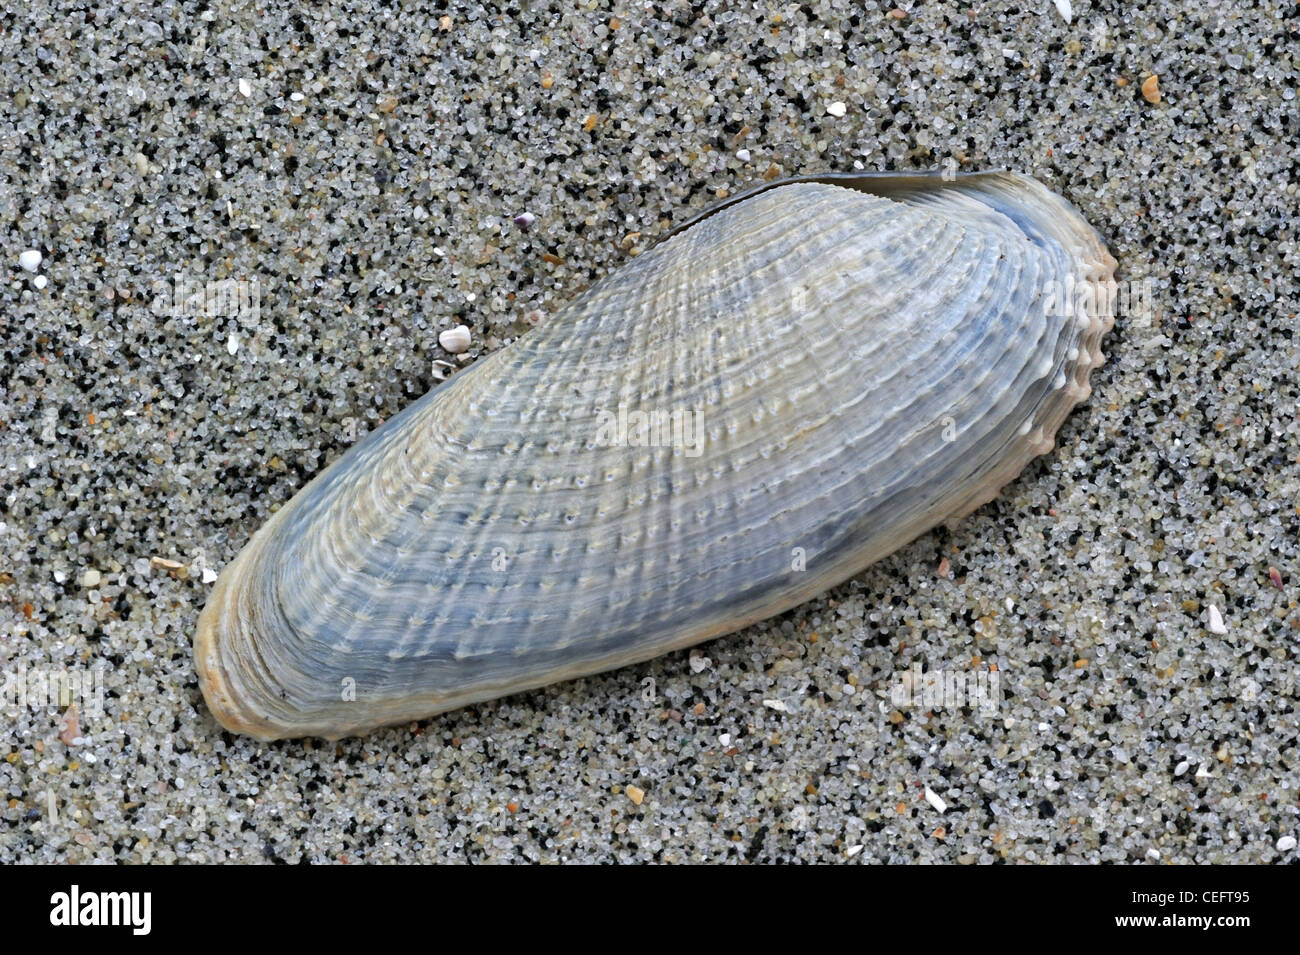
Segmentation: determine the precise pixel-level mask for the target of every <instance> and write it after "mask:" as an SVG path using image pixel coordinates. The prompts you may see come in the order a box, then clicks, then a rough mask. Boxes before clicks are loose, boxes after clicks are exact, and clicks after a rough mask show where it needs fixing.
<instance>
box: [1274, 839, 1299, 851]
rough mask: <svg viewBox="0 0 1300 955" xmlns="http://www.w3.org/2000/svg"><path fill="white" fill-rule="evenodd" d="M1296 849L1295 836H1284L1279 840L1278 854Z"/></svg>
mask: <svg viewBox="0 0 1300 955" xmlns="http://www.w3.org/2000/svg"><path fill="white" fill-rule="evenodd" d="M1295 847H1296V841H1295V836H1283V837H1282V838H1281V839H1279V840H1277V851H1278V852H1290V851H1291V850H1292V849H1294V848H1295Z"/></svg>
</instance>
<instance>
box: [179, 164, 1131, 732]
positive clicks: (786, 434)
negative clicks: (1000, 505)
mask: <svg viewBox="0 0 1300 955" xmlns="http://www.w3.org/2000/svg"><path fill="white" fill-rule="evenodd" d="M1114 267H1115V262H1114V260H1113V259H1112V258H1111V257H1110V255H1109V254H1108V253H1107V251H1106V249H1105V247H1104V246H1103V244H1102V242H1101V240H1100V239H1099V238H1098V236H1097V235H1096V233H1095V232H1094V231H1093V230H1092V229H1091V227H1089V226H1088V225H1087V223H1086V222H1084V220H1083V219H1082V218H1081V217H1080V216H1079V214H1078V213H1077V212H1076V211H1075V210H1074V209H1073V208H1072V207H1071V206H1070V205H1069V204H1068V203H1067V202H1066V201H1065V200H1063V199H1061V198H1060V197H1058V196H1056V195H1055V194H1053V193H1052V192H1050V191H1049V190H1048V189H1046V188H1045V187H1044V186H1042V185H1040V184H1039V183H1037V182H1035V181H1033V180H1031V179H1027V178H1024V177H1021V176H1017V175H1012V174H1006V173H987V174H974V175H965V176H956V177H950V176H942V177H941V176H939V175H930V176H924V175H922V176H917V175H895V174H877V175H854V176H834V175H831V176H819V177H805V178H801V179H795V180H787V181H784V182H774V183H770V184H768V185H766V186H762V187H760V188H759V189H757V190H754V191H753V192H751V193H748V194H744V195H741V196H738V197H736V198H735V199H733V200H732V201H730V202H726V203H723V204H722V205H720V206H718V207H716V208H714V209H712V210H709V211H708V212H706V213H705V214H703V215H701V216H698V217H696V218H695V219H693V220H691V221H690V222H688V223H687V224H686V225H685V226H683V227H680V228H678V229H676V230H674V231H673V232H672V233H670V234H669V235H668V236H667V237H665V239H664V240H662V241H660V242H659V243H658V244H657V245H655V246H654V247H653V248H651V249H650V250H648V251H647V252H645V253H643V254H642V255H640V256H638V257H635V258H632V259H629V260H628V261H627V263H626V264H625V265H623V266H622V267H620V268H619V269H618V270H616V271H615V272H613V273H612V274H610V275H608V276H607V277H605V278H604V279H603V280H601V281H600V282H598V283H596V284H595V285H594V286H593V287H592V288H591V289H589V290H588V291H587V292H585V293H584V294H582V295H581V296H579V297H578V298H577V299H575V300H574V301H573V302H572V303H570V304H569V305H568V306H567V307H565V308H564V309H563V310H562V311H560V312H559V313H557V314H556V315H554V316H553V317H552V318H551V319H550V320H549V321H547V322H546V323H544V324H543V325H541V326H540V327H539V328H537V329H535V330H534V331H532V332H530V333H529V334H527V335H525V336H523V337H522V338H521V339H520V340H518V341H517V342H515V343H514V344H512V345H510V346H509V347H507V348H504V349H501V350H499V351H497V352H495V353H493V354H491V355H489V356H487V357H485V358H482V359H480V360H478V361H477V362H475V363H474V364H473V365H472V366H470V367H469V368H468V369H466V370H465V371H463V372H461V373H460V374H458V375H456V376H455V377H453V378H452V379H450V380H449V381H447V382H446V383H444V384H441V385H439V386H437V387H436V388H434V389H433V390H432V391H431V392H429V393H428V394H427V395H425V396H424V397H423V398H421V399H420V400H419V401H417V402H415V403H414V404H413V405H411V406H410V407H409V408H407V409H406V410H404V411H403V412H401V413H400V414H398V415H396V416H394V417H393V418H392V419H391V420H390V421H388V422H387V423H386V424H385V425H383V426H382V427H381V428H379V429H378V430H376V431H375V432H374V433H373V434H371V435H370V436H369V437H368V438H366V439H365V440H364V441H362V442H361V443H359V444H358V445H357V446H356V447H354V448H352V449H351V450H349V451H348V452H347V453H346V454H344V455H343V456H342V457H341V458H340V459H339V460H338V461H336V462H335V463H334V464H333V465H332V466H330V467H329V468H327V469H326V470H325V471H324V472H323V473H322V474H320V475H319V476H317V477H316V478H315V480H313V481H312V482H311V483H310V484H308V485H307V487H305V488H304V489H303V490H302V491H300V492H299V493H298V494H297V495H296V496H295V497H294V498H293V499H292V500H291V501H290V502H289V503H288V504H286V505H285V506H284V507H282V508H280V510H279V511H277V512H276V513H275V515H274V516H273V517H272V518H271V519H270V520H269V521H268V522H267V523H266V525H265V526H264V527H263V528H262V529H261V530H260V531H258V532H257V534H255V535H254V536H253V538H252V540H251V541H250V542H249V543H248V545H247V546H246V547H245V548H244V549H243V551H242V552H241V553H240V554H239V555H238V556H237V557H236V559H235V560H234V561H233V562H232V563H231V564H230V565H229V566H228V567H227V568H226V569H225V570H224V572H223V573H222V574H221V576H220V578H219V580H218V582H217V584H216V586H215V588H214V590H213V593H212V595H211V598H210V600H209V601H208V605H207V606H206V608H205V609H204V611H203V614H202V616H201V618H200V620H199V626H198V635H197V638H196V644H195V656H196V664H197V668H198V672H199V677H200V683H201V686H202V689H203V694H204V696H205V697H206V699H207V702H208V705H209V707H210V708H211V710H212V712H213V713H214V714H216V716H217V718H218V719H219V720H220V722H221V723H222V724H223V725H224V726H226V727H227V728H229V729H230V730H233V731H235V732H240V733H247V734H250V735H252V736H256V737H259V738H262V739H272V738H277V737H292V736H308V735H315V736H324V737H329V738H337V737H339V736H343V735H348V734H353V733H359V732H363V731H366V730H368V729H371V728H374V727H377V726H380V725H384V724H388V723H395V722H404V721H409V720H414V719H419V718H423V717H427V716H430V715H432V714H435V713H439V712H442V711H444V710H449V709H453V708H456V707H460V706H464V705H466V704H468V703H474V702H477V701H482V700H488V699H492V698H495V697H500V696H503V695H506V694H510V693H515V692H518V691H521V690H525V689H530V688H533V687H538V686H542V685H544V684H548V683H553V682H555V681H559V680H566V679H570V678H574V677H579V676H583V675H586V674H591V673H596V672H598V671H602V670H607V669H610V668H613V667H619V666H623V665H625V664H630V663H634V662H637V661H641V660H645V659H648V658H650V657H653V656H656V655H659V654H662V653H666V652H668V651H671V650H676V649H679V648H683V647H687V646H690V645H692V644H695V643H699V642H700V641H702V640H707V639H709V638H711V637H715V636H719V635H721V634H725V633H729V632H731V631H734V630H737V629H739V628H741V627H744V626H746V625H748V624H751V623H754V622H756V621H759V620H762V619H764V618H766V617H769V616H771V615H773V614H777V613H780V612H782V611H784V610H787V609H789V608H791V607H794V606H797V605H798V604H800V603H802V602H804V601H806V600H808V599H810V598H811V597H813V596H815V595H816V594H818V593H820V592H821V591H823V590H825V589H827V588H828V587H830V586H832V585H834V584H836V583H839V582H840V581H843V580H845V579H846V578H848V577H851V576H852V575H854V574H855V573H858V572H859V571H861V570H862V569H863V568H864V567H866V566H867V565H868V564H870V563H872V562H873V561H875V560H878V559H879V558H881V557H884V556H885V555H886V554H888V553H890V552H891V551H893V550H895V549H896V548H898V547H900V546H901V545H903V544H905V543H907V542H908V541H910V540H912V539H913V538H915V537H917V536H918V535H920V534H922V533H923V532H925V531H926V530H927V529H929V528H931V527H933V526H935V525H936V524H938V523H940V522H942V521H945V520H949V519H954V518H956V517H959V516H961V515H964V514H966V513H968V512H969V511H971V510H973V509H975V508H976V507H978V506H980V505H981V504H983V503H984V502H986V501H988V500H990V499H991V498H992V497H993V496H994V495H995V494H996V493H997V492H998V490H999V489H1000V488H1001V487H1002V486H1003V485H1004V484H1005V483H1006V482H1008V481H1010V480H1011V479H1012V478H1014V477H1015V476H1016V475H1017V474H1018V473H1019V472H1020V470H1021V469H1022V468H1023V467H1024V466H1025V464H1026V462H1028V461H1029V460H1030V459H1031V458H1032V457H1033V456H1034V455H1038V454H1042V453H1043V452H1045V451H1047V450H1048V449H1049V448H1051V447H1052V443H1053V440H1054V436H1055V433H1056V431H1057V429H1058V427H1059V426H1060V424H1061V422H1062V420H1063V419H1064V418H1065V416H1066V415H1067V414H1068V413H1069V411H1070V409H1071V408H1072V407H1073V406H1074V405H1075V404H1076V403H1077V402H1079V401H1081V400H1083V399H1084V398H1085V397H1086V396H1087V395H1088V391H1089V385H1088V376H1089V373H1090V371H1091V370H1092V369H1093V368H1095V367H1097V366H1098V365H1100V364H1101V362H1102V355H1101V352H1100V349H1099V343H1100V339H1101V336H1102V334H1103V333H1104V332H1105V331H1106V330H1107V329H1108V328H1109V327H1110V325H1111V322H1112V319H1110V318H1109V316H1108V315H1106V314H1102V313H1100V312H1101V310H1099V309H1095V308H1081V309H1071V307H1070V303H1068V302H1067V303H1065V304H1064V305H1063V306H1059V305H1054V301H1056V302H1058V303H1059V299H1060V293H1061V290H1063V289H1065V290H1068V289H1070V288H1071V287H1074V286H1075V285H1078V286H1082V285H1084V284H1086V283H1098V284H1100V283H1107V282H1110V280H1111V276H1112V274H1113V270H1114Z"/></svg>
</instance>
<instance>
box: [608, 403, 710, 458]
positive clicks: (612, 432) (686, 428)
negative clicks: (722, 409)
mask: <svg viewBox="0 0 1300 955" xmlns="http://www.w3.org/2000/svg"><path fill="white" fill-rule="evenodd" d="M595 444H596V446H597V447H605V448H625V447H632V448H681V450H682V453H683V454H685V455H686V456H687V457H688V458H698V457H699V456H700V454H702V453H703V451H704V415H703V413H702V412H701V411H700V409H698V408H695V409H687V410H682V409H680V408H676V409H673V410H672V411H667V410H664V409H662V408H652V409H650V410H649V411H640V410H637V411H629V410H628V407H627V404H626V403H620V404H619V406H618V411H608V410H605V409H600V410H598V411H597V412H596V437H595Z"/></svg>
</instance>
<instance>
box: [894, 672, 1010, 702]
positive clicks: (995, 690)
mask: <svg viewBox="0 0 1300 955" xmlns="http://www.w3.org/2000/svg"><path fill="white" fill-rule="evenodd" d="M889 701H890V702H891V703H893V704H894V706H896V707H898V708H899V709H905V708H907V707H910V706H918V707H920V708H921V709H923V710H960V709H962V708H963V707H969V708H970V709H972V710H978V711H979V712H981V713H986V714H987V713H994V712H996V711H997V708H998V706H999V705H1001V703H1002V674H1000V673H999V672H998V671H997V670H992V669H989V670H981V669H976V670H943V669H937V670H930V671H928V672H922V670H921V664H920V663H913V664H912V668H911V669H910V670H905V671H903V674H902V676H900V677H899V678H898V679H897V680H895V681H894V685H893V686H891V687H890V688H889Z"/></svg>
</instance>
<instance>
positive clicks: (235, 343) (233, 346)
mask: <svg viewBox="0 0 1300 955" xmlns="http://www.w3.org/2000/svg"><path fill="white" fill-rule="evenodd" d="M226 351H228V352H230V354H232V355H233V354H234V353H235V352H237V351H239V336H238V335H236V334H235V333H234V332H231V333H230V337H229V338H227V339H226Z"/></svg>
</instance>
